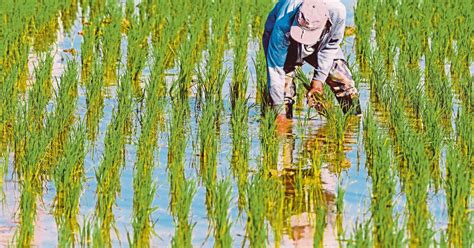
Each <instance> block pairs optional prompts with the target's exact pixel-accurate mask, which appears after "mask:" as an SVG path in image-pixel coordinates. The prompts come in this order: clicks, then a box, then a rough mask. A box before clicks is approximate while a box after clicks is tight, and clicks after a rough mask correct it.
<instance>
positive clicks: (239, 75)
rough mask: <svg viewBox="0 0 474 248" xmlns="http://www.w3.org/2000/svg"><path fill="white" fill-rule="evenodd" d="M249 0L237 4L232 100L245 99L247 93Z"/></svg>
mask: <svg viewBox="0 0 474 248" xmlns="http://www.w3.org/2000/svg"><path fill="white" fill-rule="evenodd" d="M247 5H248V3H247V0H244V1H242V3H240V2H239V4H236V6H235V7H236V8H237V10H236V12H237V13H238V14H237V15H236V17H235V19H234V23H233V24H234V27H233V28H234V33H235V35H234V46H233V51H234V67H233V75H232V82H231V86H230V89H231V102H232V105H235V102H236V101H237V100H238V99H240V100H242V99H244V98H245V97H246V95H247V84H248V83H247V82H248V79H247V78H248V74H247V48H248V43H249V42H248V40H249V36H250V29H249V21H250V16H249V14H250V12H249V11H248V9H247Z"/></svg>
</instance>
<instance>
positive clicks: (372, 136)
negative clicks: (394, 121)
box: [364, 108, 404, 247]
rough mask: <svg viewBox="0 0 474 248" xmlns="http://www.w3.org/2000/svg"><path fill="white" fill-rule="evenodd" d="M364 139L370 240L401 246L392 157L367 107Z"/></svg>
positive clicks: (384, 138)
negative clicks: (369, 180)
mask: <svg viewBox="0 0 474 248" xmlns="http://www.w3.org/2000/svg"><path fill="white" fill-rule="evenodd" d="M364 137H365V139H364V143H365V147H366V149H365V150H366V153H367V158H368V159H367V164H368V167H369V168H370V169H369V175H370V177H371V178H372V197H371V200H372V201H371V204H370V212H371V214H372V219H371V222H372V228H373V242H374V245H375V246H377V247H385V246H391V245H394V246H397V247H399V246H402V245H403V242H404V240H403V238H404V235H403V232H402V231H399V230H398V229H397V222H396V220H397V219H396V218H395V219H394V217H393V198H394V196H395V192H396V189H395V185H396V182H395V178H394V173H393V170H394V167H393V165H395V163H394V160H393V158H392V153H391V150H390V147H391V144H390V142H389V139H388V137H386V136H385V135H384V134H382V133H381V131H380V130H379V128H378V127H377V125H376V123H375V118H374V113H373V111H372V109H371V108H369V109H368V110H367V112H366V114H365V118H364Z"/></svg>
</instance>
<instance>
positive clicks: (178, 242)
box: [171, 179, 196, 247]
mask: <svg viewBox="0 0 474 248" xmlns="http://www.w3.org/2000/svg"><path fill="white" fill-rule="evenodd" d="M178 187H179V191H180V192H181V194H179V196H178V197H177V201H176V204H177V205H178V206H180V207H179V208H177V209H176V213H175V214H174V222H175V235H174V236H173V239H172V241H171V246H172V247H192V243H191V240H192V232H193V228H194V224H192V223H191V222H190V219H189V218H190V211H191V203H192V200H193V197H194V194H195V193H196V184H195V182H194V181H192V180H189V181H188V180H186V179H185V180H182V181H180V182H179V186H178Z"/></svg>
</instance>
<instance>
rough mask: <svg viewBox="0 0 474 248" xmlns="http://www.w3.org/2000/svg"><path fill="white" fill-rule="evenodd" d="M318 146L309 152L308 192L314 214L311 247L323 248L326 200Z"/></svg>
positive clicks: (321, 158) (326, 210) (326, 209)
mask: <svg viewBox="0 0 474 248" xmlns="http://www.w3.org/2000/svg"><path fill="white" fill-rule="evenodd" d="M318 149H319V146H318V145H316V146H313V150H312V151H311V152H310V153H311V154H310V155H311V157H310V160H311V169H312V170H313V178H312V180H311V181H310V186H309V192H310V196H311V198H310V199H311V200H312V201H313V202H314V203H313V206H314V207H313V209H312V211H314V213H315V218H314V220H313V223H314V234H313V235H314V236H313V247H318V248H320V247H323V245H324V229H325V228H326V225H327V221H326V218H327V212H328V207H327V200H326V197H325V195H324V192H323V186H322V185H323V182H322V180H321V167H322V163H323V157H322V154H321V153H320V151H318Z"/></svg>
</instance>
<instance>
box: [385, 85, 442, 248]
mask: <svg viewBox="0 0 474 248" xmlns="http://www.w3.org/2000/svg"><path fill="white" fill-rule="evenodd" d="M392 96H393V97H394V100H392V101H391V103H390V125H392V128H393V131H394V136H395V138H394V139H395V146H396V150H395V151H396V153H397V154H399V155H400V162H399V163H400V168H399V173H400V179H401V180H402V187H403V191H404V192H405V194H406V197H407V210H408V231H409V234H410V238H409V243H410V245H414V246H419V245H422V244H423V245H429V244H430V243H431V242H432V237H433V234H434V233H433V231H432V229H431V217H430V212H429V210H428V206H427V197H428V185H429V180H430V161H429V159H428V157H427V155H426V149H425V142H424V140H423V137H422V136H421V135H420V134H419V133H417V132H416V131H415V130H414V129H413V128H410V124H409V123H408V119H407V117H406V115H405V113H404V111H403V109H404V107H403V104H402V102H401V100H400V99H399V98H398V97H397V96H396V92H392Z"/></svg>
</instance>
